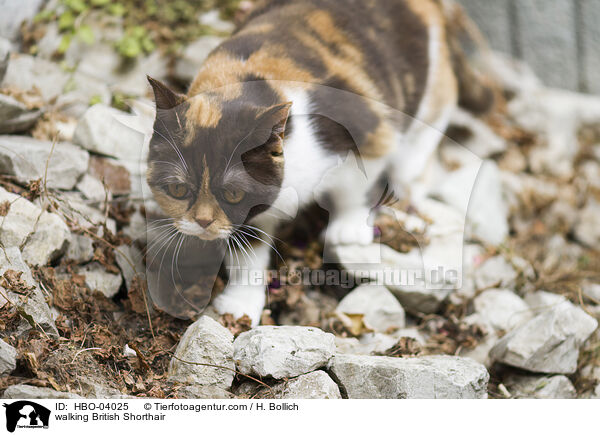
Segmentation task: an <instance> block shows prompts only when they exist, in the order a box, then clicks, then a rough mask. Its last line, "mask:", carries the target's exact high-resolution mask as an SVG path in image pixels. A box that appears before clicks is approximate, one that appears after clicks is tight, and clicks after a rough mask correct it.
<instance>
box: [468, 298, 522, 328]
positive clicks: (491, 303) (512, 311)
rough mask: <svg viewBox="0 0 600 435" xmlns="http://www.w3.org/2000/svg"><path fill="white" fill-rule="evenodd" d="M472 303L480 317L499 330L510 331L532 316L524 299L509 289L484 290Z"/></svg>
mask: <svg viewBox="0 0 600 435" xmlns="http://www.w3.org/2000/svg"><path fill="white" fill-rule="evenodd" d="M473 305H474V308H475V311H476V312H477V313H479V314H480V315H481V317H482V318H484V319H486V320H487V321H488V322H489V323H490V325H491V326H492V327H493V328H494V329H496V330H500V331H510V330H512V329H513V328H515V327H517V326H519V325H521V324H523V323H525V322H527V321H528V320H530V319H531V318H533V313H532V312H531V310H530V309H529V306H528V305H527V304H526V303H525V301H524V300H523V299H521V298H520V297H519V296H517V295H516V294H515V293H513V292H512V291H510V290H503V289H491V290H486V291H484V292H483V293H481V294H480V295H479V296H477V297H476V298H475V300H474V301H473Z"/></svg>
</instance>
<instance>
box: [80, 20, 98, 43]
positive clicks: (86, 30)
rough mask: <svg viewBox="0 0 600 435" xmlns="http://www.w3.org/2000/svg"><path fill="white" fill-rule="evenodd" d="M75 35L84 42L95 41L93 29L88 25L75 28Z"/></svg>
mask: <svg viewBox="0 0 600 435" xmlns="http://www.w3.org/2000/svg"><path fill="white" fill-rule="evenodd" d="M77 37H78V38H79V39H80V40H81V41H82V42H83V43H84V44H88V45H92V44H93V43H94V41H95V39H96V38H95V36H94V31H93V30H92V28H91V27H90V26H88V25H87V24H84V25H82V26H79V29H77Z"/></svg>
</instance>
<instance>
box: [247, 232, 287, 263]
mask: <svg viewBox="0 0 600 435" xmlns="http://www.w3.org/2000/svg"><path fill="white" fill-rule="evenodd" d="M236 231H239V232H241V233H243V234H245V235H246V236H249V237H252V238H253V239H256V240H258V241H259V242H262V243H264V244H265V245H267V246H268V247H269V248H271V249H272V250H273V252H275V253H276V254H277V256H278V257H279V259H280V260H281V261H282V262H283V264H286V262H285V260H284V259H283V257H282V256H281V254H280V253H279V251H278V250H277V248H276V247H275V246H274V242H273V245H272V244H270V243H268V242H267V241H266V240H264V239H262V238H260V237H258V236H257V235H256V234H251V233H246V232H245V231H243V230H242V229H240V228H238V229H237V230H236ZM265 234H266V233H265ZM266 235H267V236H269V235H268V234H266Z"/></svg>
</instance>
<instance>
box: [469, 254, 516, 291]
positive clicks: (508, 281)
mask: <svg viewBox="0 0 600 435" xmlns="http://www.w3.org/2000/svg"><path fill="white" fill-rule="evenodd" d="M473 275H474V279H475V287H476V288H477V289H485V288H489V287H512V286H513V285H514V283H515V280H516V279H517V276H518V274H517V272H516V270H515V269H514V267H513V266H512V264H510V263H509V262H508V261H506V259H505V258H504V257H502V256H500V255H497V256H495V257H492V258H489V259H487V260H486V261H485V262H484V263H483V264H481V266H479V267H478V268H477V269H475V270H474V272H473Z"/></svg>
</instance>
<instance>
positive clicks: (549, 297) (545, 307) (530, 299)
mask: <svg viewBox="0 0 600 435" xmlns="http://www.w3.org/2000/svg"><path fill="white" fill-rule="evenodd" d="M525 302H526V303H527V305H529V308H530V309H531V311H533V313H535V314H536V315H537V314H540V313H545V312H548V311H552V310H553V309H554V308H556V307H558V306H559V305H563V304H566V305H568V306H570V305H571V303H570V302H569V301H568V300H567V298H565V297H564V296H562V295H558V294H556V293H550V292H545V291H542V290H538V291H536V292H533V293H529V294H527V295H526V296H525Z"/></svg>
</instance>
